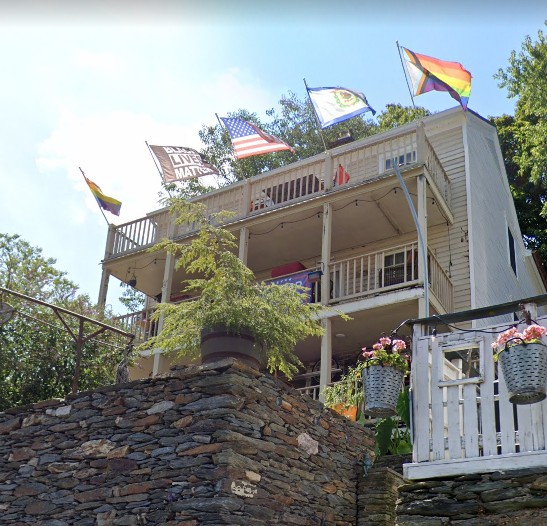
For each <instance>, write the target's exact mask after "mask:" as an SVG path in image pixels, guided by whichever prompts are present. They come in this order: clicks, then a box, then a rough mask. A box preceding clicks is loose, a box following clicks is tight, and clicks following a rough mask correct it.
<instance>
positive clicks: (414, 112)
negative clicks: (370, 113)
mask: <svg viewBox="0 0 547 526" xmlns="http://www.w3.org/2000/svg"><path fill="white" fill-rule="evenodd" d="M428 115H431V112H430V111H429V110H426V109H425V108H423V107H421V106H417V107H415V108H414V107H412V106H403V105H402V104H388V105H387V106H386V109H385V110H384V111H383V112H381V113H380V114H379V115H378V131H379V132H383V131H387V130H391V129H392V128H397V126H402V125H403V124H406V123H407V122H412V121H416V120H419V119H423V118H424V117H427V116H428Z"/></svg>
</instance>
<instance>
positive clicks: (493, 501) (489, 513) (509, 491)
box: [397, 467, 547, 526]
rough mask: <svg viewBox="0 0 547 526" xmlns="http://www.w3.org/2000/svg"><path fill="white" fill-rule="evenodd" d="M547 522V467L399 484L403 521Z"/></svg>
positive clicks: (429, 525)
mask: <svg viewBox="0 0 547 526" xmlns="http://www.w3.org/2000/svg"><path fill="white" fill-rule="evenodd" d="M527 522H528V523H529V524H531V525H534V526H540V525H544V524H547V468H546V467H541V468H535V469H523V470H510V471H506V472H495V473H484V474H480V475H466V476H459V477H452V478H446V479H437V480H428V481H421V482H413V483H406V484H404V485H402V486H401V487H399V503H398V506H397V525H398V526H445V525H452V524H453V525H458V526H517V525H522V524H526V523H527Z"/></svg>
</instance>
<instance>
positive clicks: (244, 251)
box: [239, 226, 249, 265]
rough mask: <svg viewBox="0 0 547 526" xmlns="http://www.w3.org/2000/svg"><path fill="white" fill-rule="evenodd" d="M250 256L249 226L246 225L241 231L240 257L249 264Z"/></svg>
mask: <svg viewBox="0 0 547 526" xmlns="http://www.w3.org/2000/svg"><path fill="white" fill-rule="evenodd" d="M248 257H249V227H246V226H244V227H243V228H242V229H241V230H240V231H239V259H240V260H241V261H243V263H244V264H245V265H246V264H247V258H248Z"/></svg>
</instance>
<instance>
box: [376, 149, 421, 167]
mask: <svg viewBox="0 0 547 526" xmlns="http://www.w3.org/2000/svg"><path fill="white" fill-rule="evenodd" d="M396 159H397V162H398V165H399V166H404V165H406V164H412V163H415V162H416V150H413V151H411V152H407V153H402V154H400V155H399V156H398V157H396ZM393 161H394V159H393V158H391V157H390V158H389V159H385V166H384V171H387V170H391V169H393Z"/></svg>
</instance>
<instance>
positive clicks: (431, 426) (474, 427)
mask: <svg viewBox="0 0 547 526" xmlns="http://www.w3.org/2000/svg"><path fill="white" fill-rule="evenodd" d="M522 303H526V307H527V308H529V305H531V308H532V310H535V308H536V306H538V305H545V304H546V303H547V296H546V295H543V296H538V297H536V298H532V299H530V300H522ZM518 310H519V302H513V303H512V304H505V305H503V306H499V308H496V307H491V308H487V309H486V308H485V309H478V311H484V312H479V314H480V315H481V316H482V317H491V316H495V315H497V314H503V313H511V316H510V317H508V321H509V323H504V324H503V325H493V326H490V327H484V328H481V329H475V330H474V329H469V330H456V331H454V332H446V333H443V334H437V335H436V336H435V337H432V336H427V335H424V336H420V337H416V336H417V335H419V334H420V333H422V334H423V333H424V332H425V331H426V330H427V327H428V326H429V327H430V328H431V327H432V326H433V325H437V324H442V323H443V320H444V321H446V322H447V323H451V324H453V323H456V322H457V323H458V324H461V323H462V322H463V321H464V320H465V318H464V317H463V315H462V314H460V315H452V318H451V317H450V316H451V315H446V316H444V317H443V316H440V317H437V319H431V318H430V319H426V320H420V321H419V323H417V324H416V325H415V326H414V327H415V329H414V334H415V338H414V341H413V350H412V357H413V361H412V374H411V385H412V401H413V403H412V407H413V430H414V452H413V462H412V463H411V464H406V465H405V466H404V475H405V477H406V478H408V479H430V478H434V477H439V476H454V475H460V474H462V475H463V474H467V475H468V474H472V473H485V472H491V471H498V470H504V469H518V468H527V467H533V466H540V465H547V400H544V401H543V402H540V403H536V404H532V405H513V404H511V403H510V402H509V399H508V394H507V388H506V385H505V380H504V378H503V375H502V373H501V368H500V369H498V364H497V363H496V362H494V360H493V352H492V348H491V343H492V342H493V341H494V340H495V338H496V336H497V334H499V333H500V332H503V331H504V330H506V329H507V328H508V326H510V324H511V321H510V320H511V319H512V313H513V312H516V311H518ZM470 312H471V313H473V311H470ZM456 316H459V317H458V318H456ZM477 318H478V316H476V315H473V316H472V317H468V318H467V319H477ZM532 318H534V319H537V323H538V324H539V325H542V326H547V317H545V316H543V317H539V318H536V316H535V315H534V314H532ZM456 320H457V321H456ZM521 328H522V326H521Z"/></svg>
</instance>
